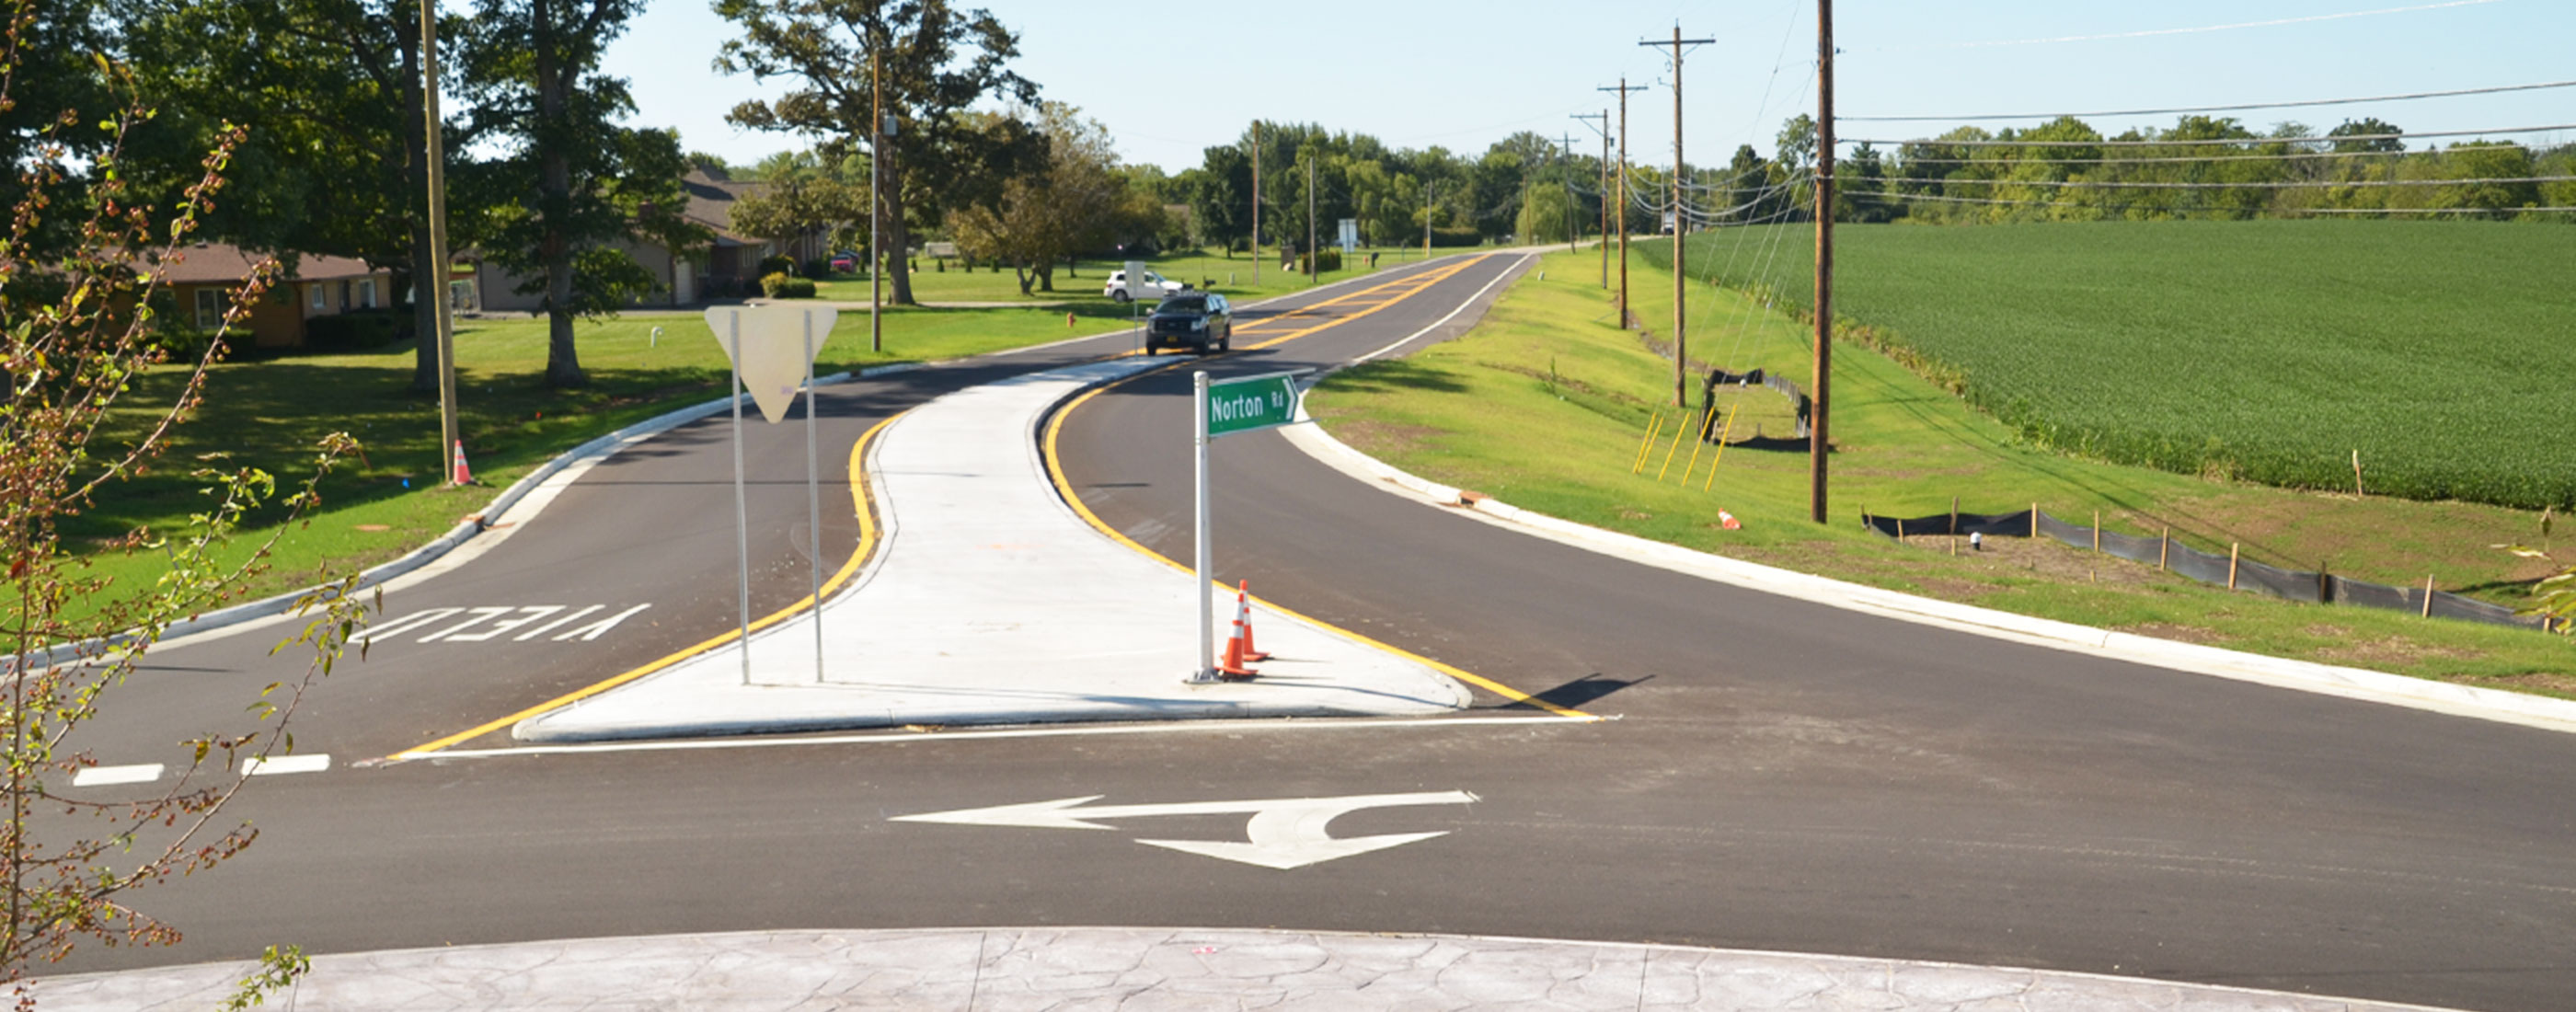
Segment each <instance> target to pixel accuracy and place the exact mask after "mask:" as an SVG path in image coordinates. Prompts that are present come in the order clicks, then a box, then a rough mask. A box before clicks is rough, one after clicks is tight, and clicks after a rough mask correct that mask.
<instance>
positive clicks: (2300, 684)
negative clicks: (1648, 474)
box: [1280, 342, 2576, 733]
mask: <svg viewBox="0 0 2576 1012" xmlns="http://www.w3.org/2000/svg"><path fill="white" fill-rule="evenodd" d="M1398 343H1399V344H1400V343H1402V342H1398ZM1298 403H1299V406H1300V414H1301V415H1302V414H1303V410H1302V409H1303V406H1304V403H1305V399H1304V398H1299V399H1298ZM1301 420H1303V419H1301ZM1280 432H1281V433H1282V434H1283V435H1284V436H1286V437H1287V439H1288V442H1289V443H1290V444H1291V445H1293V446H1295V447H1297V449H1298V450H1300V451H1301V452H1304V453H1305V454H1306V455H1307V456H1309V457H1312V458H1314V459H1315V460H1316V462H1318V463H1321V464H1323V465H1324V466H1326V467H1330V468H1332V469H1334V470H1336V471H1340V472H1342V473H1343V474H1345V475H1348V476H1350V477H1352V478H1354V479H1358V480H1359V481H1360V482H1361V483H1362V484H1365V485H1369V486H1373V487H1376V488H1379V489H1381V490H1383V491H1385V492H1386V493H1387V494H1389V495H1394V496H1397V497H1399V498H1407V499H1413V500H1415V501H1418V502H1423V503H1425V504H1428V505H1433V506H1440V507H1447V508H1448V512H1450V513H1453V514H1456V515H1461V516H1467V517H1472V518H1474V519H1475V520H1477V521H1480V522H1483V523H1488V524H1492V525H1494V526H1497V527H1502V528H1505V529H1507V530H1514V531H1518V532H1520V533H1523V534H1527V535H1530V536H1532V537H1537V538H1541V539H1544V540H1548V541H1554V542H1557V543H1558V544H1563V545H1567V546H1569V547H1573V548H1579V549H1582V550H1584V551H1589V552H1593V553H1595V554H1599V555H1606V556H1609V557H1611V558H1616V559H1621V560H1624V561H1627V562H1631V563H1635V564H1638V565H1643V566H1652V567H1654V568H1657V569H1662V570H1667V571H1670V572H1675V573H1680V574H1682V575H1685V576H1691V577H1696V578H1699V579H1703V580H1707V581H1709V582H1712V583H1723V584H1727V585H1730V586H1735V587H1742V588H1745V589H1747V590H1753V591H1757V592H1761V593H1767V594H1774V595H1778V596H1781V597H1787V598H1792V599H1795V600H1801V601H1807V602H1809V603H1813V604H1822V605H1827V606H1830V607H1835V608H1842V609H1845V610H1848V611H1856V612H1861V613H1864V614H1871V615H1877V616H1880V617H1883V618H1892V619H1896V620H1898V621H1903V622H1912V623H1915V624H1917V625H1926V626H1932V627H1935V628H1941V629H1949V630H1953V631H1957V632H1965V633H1971V634H1974V635H1978V636H1985V637H1988V638H1991V639H1999V640H2007V641H2011V642H2016V643H2025V644H2029V645H2033V646H2040V647H2047V648H2050V649H2055V650H2064V651H2067V652H2069V653H2078V654H2088V655H2091V656H2095V657H2102V658H2106V659H2110V660H2116V661H2125V662H2128V663H2131V664H2143V665H2147V666H2150V667H2158V668H2164V669H2167V670H2171V671H2180V672H2184V673H2187V674H2198V675H2207V676H2211V677H2216V678H2225V679H2229V680H2232V681H2239V682H2250V683H2253V684H2257V685H2268V686H2271V687H2274V688H2280V689H2289V690H2293V691H2298V692H2309V693H2315V694H2318V695H2326V696H2339V697H2342V698H2346V699H2354V700H2361V701H2364V702H2373V703H2381V704H2385V705H2390V706H2402V707H2406V708H2408V709H2414V710H2423V711H2427V712H2432V713H2441V714H2447V715H2450V716H2455V717H2469V718H2473V719H2478V720H2489V721H2495V722H2497V723H2503V724H2515V725H2519V726H2523V727H2530V728H2537V729H2540V730H2545V731H2555V732H2559V733H2576V700H2564V699H2556V698H2552V697H2547V696H2532V695H2525V694H2522V693H2518V692H2508V691H2504V690H2499V689H2484V688H2478V687H2476V686H2469V685H2459V684H2455V683H2451V682H2437V681H2433V680H2431V679H2424V678H2414V677H2410V676H2407V675H2397V674H2390V673H2388V672H2384V671H2369V670H2365V669H2361V668H2346V667H2338V666H2335V665H2331V664H2319V663H2316V662H2313V661H2300V660H2291V659H2289V658H2283V657H2269V656H2265V655H2262V654H2251V653H2245V652H2243V651H2237V650H2227V649H2223V648H2219V647H2208V646H2201V645H2198V644H2192V643H2176V642H2172V641H2169V640H2160V639H2156V638H2154V637H2149V636H2140V635H2137V634H2135V633H2124V632H2117V631H2113V630H2108V629H2097V628H2093V627H2091V626H2082V625H2076V624H2074V623H2071V622H2059V621H2056V620H2053V619H2044V618H2036V617H2033V616H2028V615H2017V614H2013V613H2011V612H2004V611H1996V610H1994V609H1991V608H1980V607H1976V606H1974V605H1965V604H1958V603H1954V602H1950V601H1940V600H1934V599H1932V598H1926V597H1918V596H1915V595H1912V594H1905V593H1901V592H1898V591H1893V590H1886V589H1882V588H1878V587H1871V586H1867V585H1864V584H1857V583H1850V582H1846V581H1842V580H1836V579H1832V578H1829V577H1823V576H1817V575H1814V574H1810V573H1801V572H1797V571H1795V570H1787V569H1780V568H1777V567H1773V566H1765V565H1761V564H1758V563H1752V562H1745V561H1743V560H1740V559H1731V558H1727V557H1726V556H1722V555H1715V554H1712V553H1708V552H1701V551H1697V550H1694V549H1689V548H1683V547H1681V546H1679V545H1672V544H1666V543H1664V542H1660V541H1653V540H1649V539H1646V538H1640V537H1637V536H1634V535H1630V534H1622V533H1619V532H1617V531H1611V530H1605V529H1602V528H1599V527H1593V526H1590V525H1587V524H1579V523H1576V522H1574V521H1571V520H1565V519H1562V518H1559V517H1553V516H1549V515H1547V514H1544V513H1538V512H1534V511H1531V510H1526V509H1522V508H1520V507H1517V506H1513V505H1511V504H1509V503H1506V502H1503V501H1502V500H1499V499H1490V498H1488V499H1481V500H1477V501H1474V502H1468V501H1466V500H1465V499H1464V498H1463V497H1462V496H1461V495H1460V493H1459V490H1458V489H1455V488H1452V487H1450V486H1447V485H1443V484H1440V483H1438V482H1434V481H1430V480H1428V479H1424V478H1421V477H1417V476H1415V475H1413V474H1411V473H1409V472H1406V471H1404V470H1401V469H1399V468H1397V467H1395V466H1394V465H1392V464H1388V463H1386V462H1385V461H1381V460H1378V459H1377V458H1375V457H1371V456H1369V455H1367V454H1365V453H1361V452H1360V451H1358V450H1356V449H1353V448H1352V447H1351V446H1350V445H1348V444H1346V443H1343V442H1342V441H1341V440H1339V439H1336V438H1334V437H1333V435H1332V433H1329V432H1326V431H1324V429H1323V427H1322V426H1320V425H1295V426H1285V427H1282V428H1281V429H1280Z"/></svg>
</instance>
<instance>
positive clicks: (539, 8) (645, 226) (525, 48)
mask: <svg viewBox="0 0 2576 1012" xmlns="http://www.w3.org/2000/svg"><path fill="white" fill-rule="evenodd" d="M643 6H644V5H643V0H477V3H476V8H475V11H476V13H475V18H474V20H473V22H472V28H471V30H470V31H468V32H467V34H466V38H465V46H464V52H465V58H464V61H463V62H464V72H463V75H462V76H463V78H464V80H465V90H466V92H467V94H469V95H470V96H472V97H473V98H474V100H475V109H474V112H473V116H472V119H471V122H472V127H471V128H470V131H469V135H470V136H472V137H474V138H477V139H484V140H489V141H492V142H495V143H498V144H501V145H504V146H505V147H506V148H507V151H506V153H505V154H503V155H502V156H501V157H500V158H498V159H495V160H493V161H491V162H487V163H484V164H482V165H479V166H476V167H475V170H474V172H473V173H471V176H470V178H468V179H466V180H463V181H462V182H464V183H465V186H463V187H462V188H463V189H465V190H467V192H469V193H479V194H481V195H482V201H483V203H484V205H485V206H488V207H491V208H492V209H493V210H492V211H491V212H490V214H489V217H488V218H487V220H486V222H485V226H484V231H485V234H486V236H487V237H488V239H487V242H486V244H485V254H486V255H487V257H488V258H489V259H491V260H492V261H493V262H495V263H498V264H499V265H500V266H502V267H505V268H508V269H511V270H514V271H519V272H522V273H527V274H530V275H532V279H531V280H530V281H529V282H528V283H527V284H526V285H524V286H522V288H521V289H520V290H521V291H522V292H529V293H543V295H544V306H545V311H546V334H547V340H546V376H545V383H546V385H547V386H551V387H572V386H580V385H582V384H583V383H584V382H587V377H585V376H584V375H583V373H582V371H581V358H580V355H579V354H578V352H577V351H576V349H575V348H574V347H573V320H574V319H575V318H576V317H590V316H598V315H603V314H606V313H610V312H614V311H615V310H616V309H617V308H618V307H619V306H621V305H624V304H625V303H626V302H628V301H630V300H632V299H633V298H635V297H637V296H641V295H643V294H645V293H647V292H650V291H653V290H654V288H655V284H654V278H653V275H652V272H650V271H647V270H645V269H644V268H643V266H642V265H640V264H638V263H636V262H635V258H633V257H631V256H628V255H627V254H626V253H625V251H623V250H620V249H617V248H615V247H613V246H610V245H608V244H609V243H610V242H612V241H613V240H617V239H622V238H628V237H634V236H639V235H640V236H647V237H653V238H656V239H681V240H686V239H688V238H691V237H692V236H693V235H694V232H693V230H692V229H691V227H690V226H689V225H688V223H687V221H686V219H685V218H683V217H682V215H681V212H682V211H683V209H684V208H685V207H686V198H685V196H684V195H683V193H682V191H681V189H680V177H682V176H684V175H686V174H687V172H688V162H687V161H686V159H685V157H684V156H683V155H682V154H681V152H680V139H679V135H677V134H675V133H673V132H670V131H666V130H636V129H629V128H625V127H621V126H618V125H617V122H616V121H617V119H618V118H619V117H622V116H625V115H627V114H629V113H632V112H634V111H635V103H634V101H633V100H632V99H631V98H630V97H628V95H627V91H626V82H625V81H624V80H622V79H619V78H614V77H607V76H604V75H601V74H599V73H598V69H599V59H600V55H601V54H602V53H603V52H604V51H605V50H606V49H607V47H608V43H609V42H610V41H612V40H614V39H616V38H617V36H619V35H620V34H622V33H623V32H624V31H625V27H626V22H627V20H628V19H629V18H632V17H633V16H634V15H635V14H636V13H637V12H638V11H640V10H642V9H643Z"/></svg>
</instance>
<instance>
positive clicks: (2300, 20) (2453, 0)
mask: <svg viewBox="0 0 2576 1012" xmlns="http://www.w3.org/2000/svg"><path fill="white" fill-rule="evenodd" d="M2500 2H2502V0H2445V2H2443V3H2430V4H2416V5H2413V6H2409V7H2382V8H2379V9H2377V10H2367V11H2346V12H2343V13H2341V14H2311V15H2308V16H2306V17H2296V18H2272V19H2270V20H2266V21H2238V22H2234V23H2232V24H2224V25H2201V26H2197V27H2193V28H2152V29H2147V30H2144V31H2134V32H2106V33H2103V34H2099V35H2060V36H2056V37H2053V38H2039V39H1998V40H1995V41H1992V42H1958V43H1950V44H1947V45H1928V46H1914V47H1896V48H1898V49H1899V50H1902V49H1907V48H1911V49H1918V50H1920V49H1989V48H1993V47H1997V46H2037V45H2049V44H2054V43H2061V42H2100V41H2103V40H2106V39H2143V38H2151V37H2154V36H2159V35H2199V34H2203V33H2207V32H2225V31H2234V30H2237V29H2241V28H2277V27H2280V26H2282V25H2299V24H2310V23H2314V22H2318V21H2342V20H2345V19H2348V18H2367V17H2376V16H2379V15H2382V14H2411V13H2414V12H2416V11H2434V10H2444V9H2447V8H2452V7H2479V6H2484V5H2486V4H2491V3H2500ZM1883 51H1886V50H1882V52H1883Z"/></svg>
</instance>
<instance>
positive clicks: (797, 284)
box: [760, 271, 814, 299]
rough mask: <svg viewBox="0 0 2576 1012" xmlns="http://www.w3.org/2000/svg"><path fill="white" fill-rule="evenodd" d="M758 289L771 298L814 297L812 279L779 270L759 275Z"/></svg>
mask: <svg viewBox="0 0 2576 1012" xmlns="http://www.w3.org/2000/svg"><path fill="white" fill-rule="evenodd" d="M760 290H761V292H762V294H765V295H767V296H769V297H770V298H773V299H810V298H813V297H814V280H813V279H812V278H800V277H795V276H792V275H789V274H788V273H786V272H784V271H779V272H776V273H771V274H763V275H761V276H760Z"/></svg>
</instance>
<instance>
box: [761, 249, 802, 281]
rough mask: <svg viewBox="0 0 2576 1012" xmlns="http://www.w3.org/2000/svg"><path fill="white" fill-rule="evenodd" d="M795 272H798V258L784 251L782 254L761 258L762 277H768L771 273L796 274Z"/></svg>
mask: <svg viewBox="0 0 2576 1012" xmlns="http://www.w3.org/2000/svg"><path fill="white" fill-rule="evenodd" d="M794 273H796V258H795V257H791V256H788V255H786V254H783V253H782V254H778V255H776V256H765V257H762V258H760V276H761V277H764V278H765V277H768V276H770V275H772V274H794Z"/></svg>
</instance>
